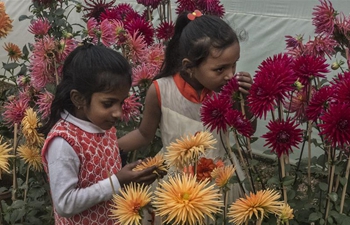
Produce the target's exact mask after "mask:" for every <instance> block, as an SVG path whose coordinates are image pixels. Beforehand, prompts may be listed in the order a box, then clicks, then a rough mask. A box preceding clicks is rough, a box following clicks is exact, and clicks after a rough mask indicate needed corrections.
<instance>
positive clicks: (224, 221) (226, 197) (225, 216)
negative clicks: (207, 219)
mask: <svg viewBox="0 0 350 225" xmlns="http://www.w3.org/2000/svg"><path fill="white" fill-rule="evenodd" d="M222 192H223V193H222V194H223V196H224V219H223V224H224V225H225V224H226V219H227V202H228V194H227V190H225V189H222Z"/></svg>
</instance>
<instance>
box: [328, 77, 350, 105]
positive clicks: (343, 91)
mask: <svg viewBox="0 0 350 225" xmlns="http://www.w3.org/2000/svg"><path fill="white" fill-rule="evenodd" d="M332 83H333V88H334V93H335V98H336V99H337V100H338V101H339V102H346V103H350V72H344V73H343V74H338V76H337V77H336V78H335V79H334V81H333V82H332Z"/></svg>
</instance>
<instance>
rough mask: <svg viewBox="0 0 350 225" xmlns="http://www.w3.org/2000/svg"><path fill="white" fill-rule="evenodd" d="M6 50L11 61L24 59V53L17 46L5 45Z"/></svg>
mask: <svg viewBox="0 0 350 225" xmlns="http://www.w3.org/2000/svg"><path fill="white" fill-rule="evenodd" d="M4 49H5V51H7V56H8V57H9V58H10V60H11V61H18V60H19V59H20V58H21V57H22V51H21V49H19V47H18V45H16V44H13V43H5V46H4Z"/></svg>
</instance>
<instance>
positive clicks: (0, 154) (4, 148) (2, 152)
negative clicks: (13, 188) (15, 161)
mask: <svg viewBox="0 0 350 225" xmlns="http://www.w3.org/2000/svg"><path fill="white" fill-rule="evenodd" d="M2 139H3V137H2V136H1V135H0V173H1V170H3V171H5V172H7V173H9V172H10V169H9V167H10V164H9V162H8V160H9V158H11V157H13V156H12V155H10V154H9V153H10V151H11V150H12V147H11V146H10V144H9V143H7V142H4V143H2Z"/></svg>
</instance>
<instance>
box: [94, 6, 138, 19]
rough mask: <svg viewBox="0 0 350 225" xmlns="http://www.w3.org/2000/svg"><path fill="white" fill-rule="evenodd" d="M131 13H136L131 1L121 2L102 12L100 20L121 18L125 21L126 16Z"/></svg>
mask: <svg viewBox="0 0 350 225" xmlns="http://www.w3.org/2000/svg"><path fill="white" fill-rule="evenodd" d="M130 13H135V10H134V9H133V8H132V6H131V5H130V4H129V3H119V4H118V5H116V6H114V7H113V8H111V9H107V10H106V11H105V12H103V13H102V14H101V17H100V20H101V21H102V20H105V19H109V20H120V21H124V20H125V18H126V16H127V15H128V14H130Z"/></svg>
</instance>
